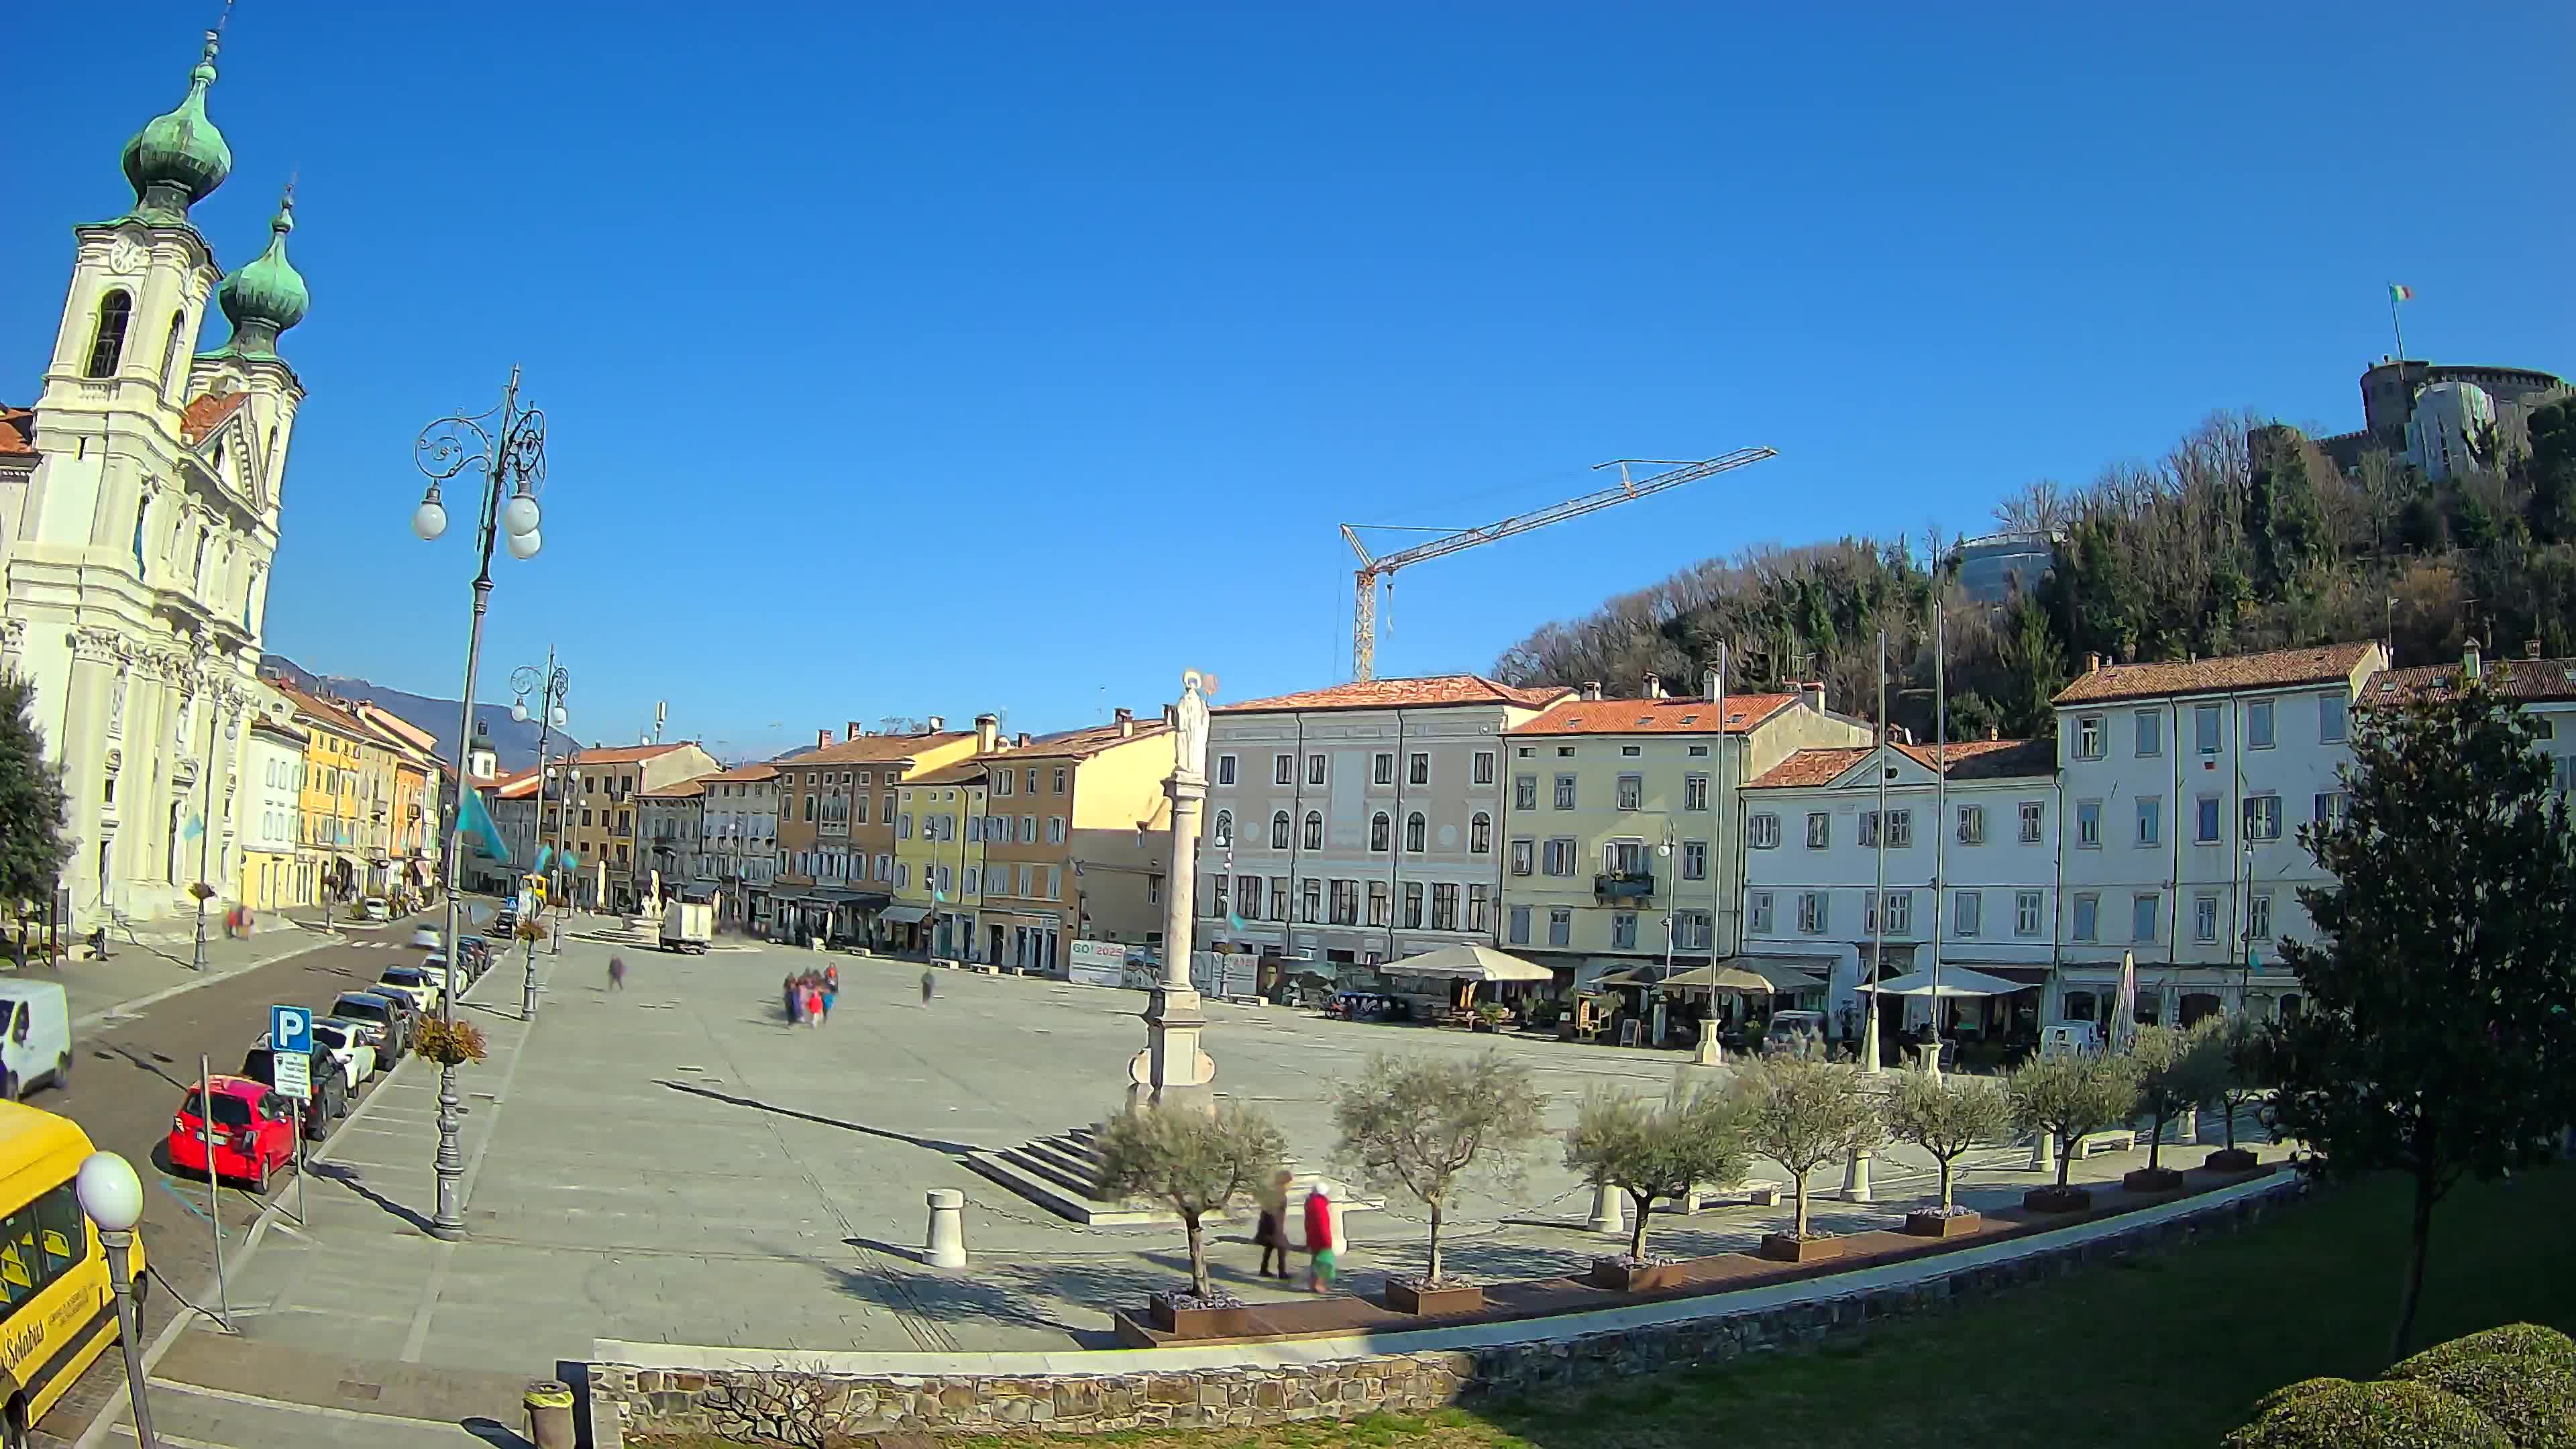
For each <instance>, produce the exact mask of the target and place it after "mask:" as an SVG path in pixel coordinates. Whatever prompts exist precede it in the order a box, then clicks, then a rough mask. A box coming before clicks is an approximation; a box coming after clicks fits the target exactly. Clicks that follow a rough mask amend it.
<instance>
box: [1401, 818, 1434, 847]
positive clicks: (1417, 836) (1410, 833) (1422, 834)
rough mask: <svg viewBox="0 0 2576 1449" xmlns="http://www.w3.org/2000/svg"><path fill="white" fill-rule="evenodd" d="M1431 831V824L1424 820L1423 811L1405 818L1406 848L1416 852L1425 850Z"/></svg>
mask: <svg viewBox="0 0 2576 1449" xmlns="http://www.w3.org/2000/svg"><path fill="white" fill-rule="evenodd" d="M1429 831H1430V825H1429V822H1427V821H1425V820H1424V819H1423V818H1422V812H1421V811H1419V810H1416V811H1414V812H1413V813H1412V814H1410V815H1407V816H1406V817H1404V848H1405V849H1407V850H1416V851H1418V850H1421V849H1423V848H1424V841H1425V839H1426V837H1427V836H1428V834H1429Z"/></svg>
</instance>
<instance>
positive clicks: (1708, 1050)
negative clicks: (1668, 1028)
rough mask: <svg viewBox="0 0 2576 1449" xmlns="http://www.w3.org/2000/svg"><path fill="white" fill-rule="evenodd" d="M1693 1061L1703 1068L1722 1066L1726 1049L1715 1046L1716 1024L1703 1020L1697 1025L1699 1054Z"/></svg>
mask: <svg viewBox="0 0 2576 1449" xmlns="http://www.w3.org/2000/svg"><path fill="white" fill-rule="evenodd" d="M1693 1060H1695V1061H1697V1062H1698V1063H1699V1064H1700V1065H1701V1066H1704V1067H1715V1066H1723V1065H1725V1062H1726V1049H1725V1048H1724V1047H1721V1046H1719V1045H1718V1044H1717V1023H1716V1022H1714V1021H1710V1020H1705V1019H1703V1020H1702V1021H1701V1022H1700V1024H1699V1053H1698V1055H1697V1056H1696V1057H1694V1058H1693Z"/></svg>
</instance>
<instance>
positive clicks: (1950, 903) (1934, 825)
mask: <svg viewBox="0 0 2576 1449" xmlns="http://www.w3.org/2000/svg"><path fill="white" fill-rule="evenodd" d="M1945 766H1946V769H1945V768H1944V767H1945ZM1944 775H1946V776H1947V780H1946V785H1945V783H1944V779H1943V777H1944ZM1882 786H1884V787H1885V797H1884V798H1885V801H1886V805H1885V809H1886V815H1885V817H1884V826H1883V828H1882V824H1881V817H1880V815H1879V810H1880V804H1879V801H1880V798H1881V787H1882ZM1743 801H1744V804H1743V809H1744V829H1743V837H1744V840H1745V842H1746V845H1747V849H1746V852H1745V865H1744V882H1745V896H1744V920H1745V930H1744V950H1745V953H1746V954H1747V956H1748V957H1755V958H1762V959H1771V960H1777V961H1784V962H1790V963H1803V964H1805V965H1806V967H1807V969H1808V970H1809V971H1810V972H1811V973H1812V974H1814V975H1816V976H1818V977H1821V978H1823V979H1824V980H1825V981H1826V983H1827V990H1826V992H1825V993H1824V994H1823V1003H1822V1004H1823V1005H1824V1008H1825V1011H1826V1016H1827V1020H1828V1022H1829V1024H1830V1028H1831V1030H1832V1031H1833V1032H1834V1034H1835V1035H1837V1036H1854V1035H1857V1034H1858V1033H1859V1030H1860V1022H1861V1018H1860V1013H1861V1012H1862V1011H1863V1010H1865V1009H1866V1007H1865V1005H1864V999H1863V996H1862V994H1861V992H1860V988H1861V986H1862V985H1863V984H1864V983H1865V982H1867V981H1868V980H1869V979H1870V973H1869V966H1870V963H1871V961H1872V957H1873V947H1875V948H1876V950H1877V953H1878V954H1879V955H1880V956H1881V957H1883V966H1882V970H1881V973H1880V978H1879V979H1882V980H1884V979H1893V978H1895V977H1897V976H1901V975H1904V974H1906V973H1908V972H1911V971H1918V970H1929V969H1930V968H1931V966H1932V964H1933V962H1934V960H1935V959H1938V960H1939V962H1940V963H1941V966H1942V969H1943V970H1945V971H1947V970H1951V969H1953V968H1956V969H1959V970H1963V971H1977V972H1981V973H1983V974H1985V975H1988V976H1994V977H1999V978H2002V979H2004V980H2008V981H2013V982H2018V983H2021V984H2022V985H2023V986H2024V987H2026V988H2027V989H2026V990H2024V991H2021V992H2016V993H2013V994H2012V995H2010V996H2005V997H1999V998H1993V999H1991V1000H1990V1001H1988V1002H1986V1003H1984V1004H1980V1003H1978V1002H1974V1001H1950V1002H1947V1003H1946V1007H1947V1010H1946V1016H1945V1025H1947V1026H1951V1027H1960V1026H1964V1027H1966V1028H1967V1029H1968V1032H1969V1034H1978V1035H1982V1034H1986V1033H1990V1032H2009V1031H2019V1032H2023V1033H2028V1034H2036V1032H2037V1029H2038V1026H2039V1021H2040V1010H2041V1000H2040V997H2041V995H2042V987H2043V985H2044V983H2045V982H2046V981H2047V979H2048V976H2049V972H2050V970H2051V968H2052V966H2053V965H2054V963H2055V960H2056V942H2055V939H2054V935H2053V932H2054V920H2055V910H2054V897H2055V894H2056V887H2057V834H2056V817H2057V781H2056V768H2055V763H2054V760H2053V759H2052V757H2051V754H2050V751H2049V747H2048V745H2047V744H2046V743H2045V742H2044V741H2025V740H1967V741H1960V742H1957V743H1953V744H1950V745H1947V746H1946V747H1940V748H1936V747H1934V746H1930V745H1918V744H1906V743H1894V744H1887V745H1879V746H1871V745H1862V746H1859V747H1856V748H1841V749H1808V750H1800V751H1798V752H1797V753H1796V754H1794V755H1791V756H1789V757H1788V758H1787V759H1786V760H1783V761H1781V762H1780V763H1779V764H1778V765H1776V766H1774V767H1773V768H1772V769H1770V770H1769V771H1767V772H1766V773H1764V774H1763V775H1761V776H1760V777H1758V778H1756V779H1755V780H1754V781H1753V783H1752V784H1750V785H1748V786H1746V787H1745V790H1744V792H1743ZM1882 844H1883V851H1882ZM1882 853H1883V855H1884V869H1885V880H1886V894H1885V895H1884V896H1883V897H1880V896H1878V891H1879V888H1880V887H1879V881H1880V878H1881V877H1880V870H1881V857H1882ZM1874 897H1876V898H1877V909H1875V910H1874V909H1873V898H1874ZM1882 917H1883V918H1882ZM1909 1009H1910V1012H1911V1015H1910V1017H1909V1015H1908V1014H1907V1013H1908V1011H1909ZM1881 1011H1882V1018H1881V1026H1882V1028H1883V1029H1886V1030H1887V1031H1889V1032H1890V1033H1893V1032H1894V1031H1895V1030H1899V1029H1902V1028H1904V1027H1905V1026H1907V1025H1908V1024H1910V1023H1912V1022H1920V1021H1921V1020H1923V1019H1925V1017H1926V1016H1927V1015H1928V1007H1927V1004H1926V1003H1925V1002H1924V1001H1922V1000H1920V999H1907V998H1897V997H1888V998H1884V999H1883V1000H1882V1002H1881Z"/></svg>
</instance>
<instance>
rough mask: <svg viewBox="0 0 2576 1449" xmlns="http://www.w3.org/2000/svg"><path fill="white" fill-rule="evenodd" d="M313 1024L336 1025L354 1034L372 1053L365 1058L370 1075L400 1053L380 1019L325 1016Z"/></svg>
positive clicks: (383, 1067)
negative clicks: (369, 1019) (368, 1019)
mask: <svg viewBox="0 0 2576 1449" xmlns="http://www.w3.org/2000/svg"><path fill="white" fill-rule="evenodd" d="M313 1025H314V1026H316V1027H317V1028H318V1027H324V1026H336V1027H339V1028H341V1029H343V1030H345V1031H347V1032H348V1033H349V1034H350V1035H352V1036H354V1037H355V1038H356V1039H357V1040H358V1042H359V1044H360V1045H362V1046H363V1047H365V1048H366V1049H367V1050H368V1051H369V1052H371V1053H373V1054H374V1055H373V1056H372V1057H370V1058H367V1059H365V1060H366V1061H367V1064H368V1075H370V1076H372V1075H374V1074H375V1073H377V1072H381V1071H383V1070H384V1069H385V1068H387V1067H390V1066H392V1065H393V1064H394V1062H395V1061H396V1060H397V1059H398V1058H400V1057H401V1055H402V1053H401V1052H399V1051H397V1050H396V1049H395V1047H394V1041H393V1036H392V1034H391V1033H389V1032H387V1031H386V1030H385V1024H384V1023H383V1022H381V1021H367V1020H362V1019H360V1018H358V1017H354V1016H326V1017H322V1018H320V1019H319V1020H317V1021H315V1022H314V1023H313Z"/></svg>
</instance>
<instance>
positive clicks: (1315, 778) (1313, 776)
mask: <svg viewBox="0 0 2576 1449" xmlns="http://www.w3.org/2000/svg"><path fill="white" fill-rule="evenodd" d="M1306 783H1307V784H1309V785H1320V784H1322V783H1324V757H1323V756H1321V755H1308V756H1307V757H1306Z"/></svg>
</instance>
